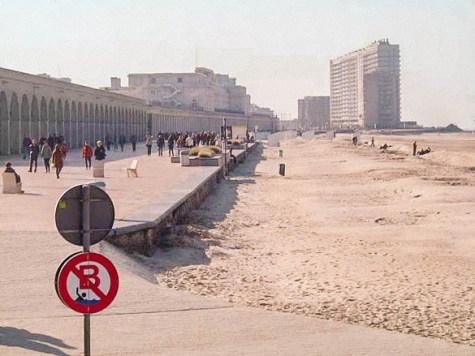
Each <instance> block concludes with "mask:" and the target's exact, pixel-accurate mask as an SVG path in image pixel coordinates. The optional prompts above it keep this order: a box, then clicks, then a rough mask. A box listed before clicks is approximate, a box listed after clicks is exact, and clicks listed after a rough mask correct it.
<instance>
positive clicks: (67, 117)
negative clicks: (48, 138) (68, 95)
mask: <svg viewBox="0 0 475 356" xmlns="http://www.w3.org/2000/svg"><path fill="white" fill-rule="evenodd" d="M64 139H65V140H66V143H67V144H68V146H70V147H73V146H74V145H73V142H72V140H71V110H70V108H69V101H68V100H67V99H66V100H65V101H64Z"/></svg>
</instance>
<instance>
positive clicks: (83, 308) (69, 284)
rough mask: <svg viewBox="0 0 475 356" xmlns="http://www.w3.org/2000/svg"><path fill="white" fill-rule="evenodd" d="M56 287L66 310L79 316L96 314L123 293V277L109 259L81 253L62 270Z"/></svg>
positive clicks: (73, 257) (64, 263)
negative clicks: (120, 280)
mask: <svg viewBox="0 0 475 356" xmlns="http://www.w3.org/2000/svg"><path fill="white" fill-rule="evenodd" d="M55 287H56V293H58V296H59V298H60V299H61V301H62V302H63V303H64V304H65V305H66V306H68V307H69V308H71V309H72V310H74V311H77V312H78V313H83V314H93V313H97V312H99V311H101V310H103V309H105V308H107V307H108V306H109V305H110V304H111V303H112V301H113V300H114V298H115V296H116V295H117V291H118V290H119V276H118V274H117V270H116V269H115V267H114V265H113V264H112V262H111V261H109V260H108V259H107V258H106V257H105V256H103V255H100V254H97V253H92V252H82V253H81V252H80V253H76V254H74V255H72V256H69V257H68V258H66V259H65V260H64V261H63V263H62V264H61V265H60V266H59V268H58V270H57V272H56V278H55Z"/></svg>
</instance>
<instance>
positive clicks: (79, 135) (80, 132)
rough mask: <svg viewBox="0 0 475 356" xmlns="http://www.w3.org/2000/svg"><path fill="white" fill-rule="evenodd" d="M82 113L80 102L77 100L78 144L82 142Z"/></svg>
mask: <svg viewBox="0 0 475 356" xmlns="http://www.w3.org/2000/svg"><path fill="white" fill-rule="evenodd" d="M83 115H84V113H83V109H82V103H81V102H78V137H77V140H78V145H80V144H82V142H84V116H83Z"/></svg>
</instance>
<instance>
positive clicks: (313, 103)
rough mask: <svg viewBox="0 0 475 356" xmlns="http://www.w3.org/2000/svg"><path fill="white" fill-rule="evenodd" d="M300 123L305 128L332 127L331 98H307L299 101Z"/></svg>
mask: <svg viewBox="0 0 475 356" xmlns="http://www.w3.org/2000/svg"><path fill="white" fill-rule="evenodd" d="M298 122H299V125H300V126H301V127H304V128H316V129H321V130H323V129H327V128H329V125H330V97H329V96H306V97H304V98H303V99H299V100H298Z"/></svg>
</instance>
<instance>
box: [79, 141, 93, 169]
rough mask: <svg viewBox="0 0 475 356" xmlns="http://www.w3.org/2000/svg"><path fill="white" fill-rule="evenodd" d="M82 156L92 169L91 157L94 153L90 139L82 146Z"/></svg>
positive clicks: (87, 166)
mask: <svg viewBox="0 0 475 356" xmlns="http://www.w3.org/2000/svg"><path fill="white" fill-rule="evenodd" d="M81 152H82V158H84V163H85V164H86V169H91V157H92V155H93V154H94V152H93V151H92V147H91V146H90V145H89V142H88V141H85V142H84V145H83V146H82V150H81Z"/></svg>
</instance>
